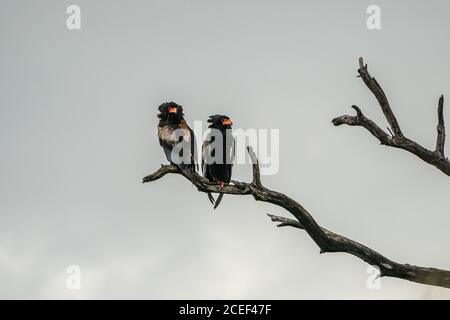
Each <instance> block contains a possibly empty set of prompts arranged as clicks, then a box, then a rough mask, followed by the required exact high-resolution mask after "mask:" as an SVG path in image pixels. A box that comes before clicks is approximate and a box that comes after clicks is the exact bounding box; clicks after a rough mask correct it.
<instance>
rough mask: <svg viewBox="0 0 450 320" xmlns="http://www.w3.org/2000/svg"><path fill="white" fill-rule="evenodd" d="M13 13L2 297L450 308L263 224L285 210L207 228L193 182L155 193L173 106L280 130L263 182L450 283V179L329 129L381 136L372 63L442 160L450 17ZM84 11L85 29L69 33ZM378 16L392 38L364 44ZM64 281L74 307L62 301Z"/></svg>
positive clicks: (5, 71) (37, 6) (221, 215)
mask: <svg viewBox="0 0 450 320" xmlns="http://www.w3.org/2000/svg"><path fill="white" fill-rule="evenodd" d="M0 2H1V3H0V8H1V10H0V25H1V28H0V43H1V50H0V91H1V95H0V147H1V151H0V152H1V157H0V164H1V166H0V170H1V171H0V174H1V177H2V179H1V181H0V284H1V285H0V298H44V299H46V298H69V299H71V298H107V299H108V298H152V299H164V298H165V299H170V298H175V299H181V298H182V299H184V298H193V299H196V298H203V299H214V298H243V299H245V298H248V299H251V298H265V299H272V298H274V299H282V298H283V299H300V298H327V299H329V298H345V299H346V298H369V299H381V298H383V299H391V298H406V299H417V298H450V291H448V290H446V289H440V288H434V287H430V286H424V285H420V284H415V283H412V282H408V281H404V280H400V279H393V278H383V279H382V280H381V289H379V290H369V289H368V288H367V286H366V280H367V278H368V276H369V275H368V274H367V272H366V271H367V265H366V264H365V263H364V262H362V261H360V260H358V259H357V258H355V257H353V256H351V255H348V254H344V253H334V254H324V255H319V248H318V247H317V246H316V244H315V243H314V242H313V241H312V240H311V239H310V238H309V237H308V236H307V235H306V233H305V232H303V231H301V230H297V229H289V228H283V229H280V228H276V227H275V226H274V224H273V223H272V222H270V220H269V219H268V217H267V216H266V213H272V214H279V215H286V216H288V213H287V212H285V211H283V210H282V209H281V208H278V207H275V206H272V205H270V204H267V203H260V202H258V203H257V202H255V201H254V200H253V198H252V197H244V196H242V197H236V196H234V197H233V196H229V195H226V196H225V197H224V199H223V201H222V203H221V206H220V207H219V208H218V209H217V210H216V211H213V210H212V207H211V204H210V203H209V201H208V199H207V197H206V195H205V194H203V193H198V192H197V191H196V190H195V188H193V187H192V186H191V184H190V183H189V182H188V181H186V180H185V179H183V178H182V177H180V176H175V175H173V176H166V177H165V178H164V179H162V180H159V181H157V182H154V183H150V184H142V183H141V181H142V177H143V176H145V175H147V174H149V173H151V172H153V171H154V170H156V169H157V168H158V167H159V166H160V164H161V163H164V162H165V161H166V160H165V157H164V155H163V152H162V150H161V149H160V146H159V144H158V140H157V138H156V131H155V127H156V125H157V118H156V114H157V109H156V108H157V106H158V105H159V104H160V103H161V102H164V101H171V100H173V101H175V102H177V103H179V104H181V105H183V106H184V109H185V114H186V118H187V121H188V122H189V123H193V122H194V121H196V120H203V121H206V119H207V117H208V116H209V115H211V114H214V113H224V114H226V115H228V116H230V117H232V118H233V120H234V124H235V127H238V128H245V129H247V128H257V129H259V128H263V129H279V130H280V140H281V142H280V156H279V157H280V170H279V171H278V173H277V174H276V175H272V176H265V177H263V183H264V184H265V185H266V186H267V187H269V188H272V189H275V190H277V191H280V192H283V193H285V194H287V195H289V196H291V197H292V198H294V199H295V200H297V201H298V202H299V203H301V204H302V205H304V206H305V207H306V208H308V210H309V211H310V212H311V214H312V215H313V216H314V218H315V219H316V220H317V221H318V222H319V223H320V224H321V225H322V226H323V227H325V228H327V229H330V230H332V231H334V232H337V233H340V234H342V235H345V236H347V237H350V238H352V239H354V240H356V241H359V242H361V243H363V244H365V245H368V246H370V247H372V248H373V249H375V250H377V251H379V252H380V253H382V254H383V255H385V256H387V257H388V258H391V259H393V260H395V261H398V262H402V263H410V264H416V265H421V266H433V267H437V268H443V269H447V270H449V269H450V253H449V249H448V248H449V244H450V233H449V227H450V196H449V194H450V180H449V177H447V176H445V175H444V174H442V173H441V172H439V171H438V170H437V169H435V168H434V167H432V166H430V165H428V164H426V163H424V162H422V161H420V160H419V159H418V158H416V157H414V156H413V155H411V154H409V153H407V152H404V151H401V150H395V149H390V148H387V147H384V146H380V145H379V142H378V141H377V140H376V139H375V138H373V137H372V136H371V135H370V134H369V133H368V132H367V131H365V130H363V129H361V128H356V127H345V126H342V127H333V126H332V124H331V119H332V118H333V117H335V116H338V115H341V114H345V113H351V112H352V111H351V109H349V106H351V105H352V104H357V105H359V106H360V107H361V108H362V110H363V112H364V113H365V114H366V116H368V117H370V118H371V119H373V120H374V121H376V122H377V123H379V124H380V125H381V126H382V127H385V126H386V125H387V124H386V120H385V119H384V118H383V114H382V112H381V110H380V108H379V106H378V105H377V103H376V100H375V99H374V97H373V96H372V94H371V93H370V91H369V90H368V89H367V88H366V87H365V85H364V84H363V82H362V81H361V79H359V78H356V74H357V67H358V57H360V56H363V57H364V58H365V61H366V62H367V63H368V65H369V71H370V72H371V73H372V75H374V76H376V77H377V80H378V81H379V82H380V83H381V85H382V87H383V89H384V90H385V92H386V94H387V95H388V98H389V99H390V102H391V105H392V107H393V109H394V112H395V113H396V115H397V118H398V120H399V122H400V125H401V126H402V129H403V132H404V133H405V134H406V135H407V136H408V137H409V138H412V139H414V140H416V141H418V142H419V143H421V144H423V145H424V146H426V147H429V148H434V145H435V138H436V121H437V114H436V108H437V100H438V98H439V95H441V94H444V95H446V96H447V97H449V98H448V99H447V101H450V72H449V71H450V60H449V59H448V57H449V56H450V43H449V41H448V39H450V19H448V14H449V12H450V2H449V1H447V0H442V1H438V0H435V1H381V0H380V1H376V2H374V1H361V0H358V1H357V0H353V1H339V2H338V1H206V0H205V1H181V0H180V1H154V0H152V1H106V0H104V1H100V0H96V1H87V0H77V1H66V0H64V1H59V0H58V1H56V0H54V1H31V0H29V1H24V0H19V1H11V0H8V1H6V0H1V1H0ZM70 4H77V5H79V6H80V8H81V30H68V29H67V28H66V19H67V17H68V15H67V14H66V8H67V7H68V6H69V5H70ZM371 4H377V5H379V6H380V8H381V30H373V31H371V30H368V29H367V27H366V19H367V16H368V15H367V14H366V9H367V7H368V6H369V5H371ZM448 106H449V104H448V103H447V105H446V110H445V116H446V119H447V120H448V121H447V122H448V123H449V124H448V127H449V128H450V118H449V116H448V115H450V111H449V108H450V107H448ZM449 135H450V134H449ZM447 146H448V143H447ZM449 149H450V147H449ZM447 154H449V153H448V152H447ZM250 171H251V169H250V168H249V167H248V166H245V165H243V166H238V167H237V168H236V170H235V172H234V179H236V180H242V181H247V180H249V179H250V175H251V172H250ZM70 265H78V266H79V267H80V268H81V289H80V290H68V289H67V287H66V280H67V275H66V269H67V267H68V266H70Z"/></svg>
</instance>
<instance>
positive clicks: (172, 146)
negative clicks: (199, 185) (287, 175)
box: [158, 102, 235, 209]
mask: <svg viewBox="0 0 450 320" xmlns="http://www.w3.org/2000/svg"><path fill="white" fill-rule="evenodd" d="M158 110H159V114H158V118H159V124H158V138H159V144H160V145H161V147H162V148H163V150H164V153H165V155H166V158H167V160H168V161H169V162H170V163H172V164H175V165H177V166H178V167H179V168H180V169H181V170H182V171H183V172H184V173H185V174H186V175H188V176H190V175H191V174H192V173H193V172H195V170H196V168H198V162H197V161H196V158H197V157H196V154H197V153H196V143H195V136H194V131H192V129H191V128H190V127H189V126H188V125H187V123H186V120H185V119H184V114H183V107H182V106H180V105H178V104H176V103H175V102H165V103H163V104H161V105H160V106H159V107H158ZM208 122H209V123H210V125H209V126H208V128H210V129H215V130H210V132H209V133H208V135H207V136H206V138H205V140H204V142H203V145H202V171H203V177H205V178H206V179H208V180H209V181H211V182H216V183H219V184H220V186H221V188H222V189H223V187H224V185H225V184H226V183H230V181H231V173H232V169H233V161H234V155H235V143H234V137H233V135H232V133H231V129H232V128H231V126H232V124H233V122H232V120H231V119H230V118H229V117H228V116H225V115H221V114H216V115H212V116H210V117H209V119H208ZM183 144H184V146H183V148H180V146H182V145H183ZM186 150H187V151H188V152H187V154H183V153H184V151H186ZM175 158H176V159H175ZM222 198H223V193H220V194H219V196H218V197H217V199H214V197H213V196H212V194H211V193H209V192H208V199H209V200H210V201H211V203H212V204H213V206H214V209H216V208H217V207H218V206H219V204H220V202H221V200H222Z"/></svg>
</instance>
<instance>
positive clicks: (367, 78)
mask: <svg viewBox="0 0 450 320" xmlns="http://www.w3.org/2000/svg"><path fill="white" fill-rule="evenodd" d="M358 73H359V74H360V76H361V78H362V79H363V81H364V83H365V84H366V86H367V87H368V88H369V89H370V91H372V93H373V94H374V95H375V97H376V98H377V100H378V103H379V104H380V107H381V109H382V110H383V113H384V115H385V117H386V119H387V121H388V123H389V125H390V128H388V130H389V131H390V132H391V135H389V134H388V133H386V132H385V131H384V130H383V129H381V128H380V127H379V126H378V125H377V124H375V122H373V121H372V120H370V119H368V118H367V117H365V116H364V115H363V113H362V112H361V110H360V109H359V108H358V107H357V106H352V108H353V109H355V110H356V112H357V115H356V116H349V115H343V116H340V117H337V118H334V119H333V120H332V122H333V124H334V125H335V126H340V125H343V124H346V125H349V126H360V127H363V128H365V129H367V130H368V131H369V132H370V133H371V134H372V135H373V136H374V137H376V138H377V139H378V140H379V141H380V143H381V144H382V145H386V146H389V147H393V148H398V149H403V150H406V151H408V152H410V153H412V154H414V155H416V156H417V157H419V158H420V159H422V160H423V161H425V162H427V163H429V164H431V165H432V166H434V167H436V168H438V169H439V170H440V171H442V172H443V173H444V174H446V175H447V176H450V161H449V160H448V159H447V158H446V157H445V155H444V144H445V127H444V116H443V106H444V97H443V96H441V98H440V99H439V106H438V127H437V131H438V136H437V141H436V149H435V150H434V151H432V150H429V149H427V148H425V147H423V146H421V145H420V144H418V143H417V142H415V141H413V140H410V139H408V138H407V137H405V136H404V135H403V133H402V132H401V130H400V126H399V125H398V122H397V119H396V118H395V116H394V113H393V112H392V109H391V106H390V105H389V102H388V100H387V98H386V95H385V93H384V91H383V89H382V88H381V86H380V85H379V83H378V82H377V81H376V80H375V78H373V77H372V76H371V75H370V74H369V72H368V70H367V65H364V62H363V59H362V58H360V59H359V69H358ZM391 129H392V131H391Z"/></svg>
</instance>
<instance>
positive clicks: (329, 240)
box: [143, 115, 450, 288]
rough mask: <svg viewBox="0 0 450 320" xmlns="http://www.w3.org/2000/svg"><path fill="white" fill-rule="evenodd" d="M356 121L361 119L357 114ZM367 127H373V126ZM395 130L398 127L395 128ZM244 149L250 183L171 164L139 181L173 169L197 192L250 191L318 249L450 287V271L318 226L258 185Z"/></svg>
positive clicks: (297, 206)
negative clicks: (401, 259)
mask: <svg viewBox="0 0 450 320" xmlns="http://www.w3.org/2000/svg"><path fill="white" fill-rule="evenodd" d="M360 117H361V115H360ZM359 121H362V120H361V118H360V119H359ZM367 121H370V120H368V119H365V120H364V122H365V123H367ZM393 124H394V122H393ZM371 128H372V129H373V128H374V127H371ZM380 130H381V129H380ZM397 130H399V128H398V129H397ZM375 131H376V133H377V134H380V132H378V131H377V130H375ZM397 132H399V131H397ZM248 151H249V153H250V157H251V159H252V163H253V181H252V182H251V183H245V182H238V181H232V184H229V185H225V186H224V188H223V189H221V188H220V185H218V184H216V183H211V182H209V181H208V180H206V179H205V178H203V177H201V176H200V175H198V174H197V173H192V174H191V173H189V174H187V173H185V172H182V171H181V170H179V169H178V167H176V166H175V165H162V166H161V168H160V169H158V170H157V171H156V172H154V173H153V174H150V175H148V176H146V177H144V178H143V183H145V182H152V181H156V180H158V179H161V178H162V177H164V176H165V175H166V174H169V173H174V174H180V175H183V176H184V177H185V178H186V179H188V180H189V181H191V182H192V184H194V185H195V186H196V187H197V189H198V191H200V192H213V193H225V194H232V195H252V196H253V198H254V199H255V200H256V201H263V202H269V203H272V204H274V205H277V206H280V207H282V208H284V209H286V210H287V211H289V212H290V213H291V214H292V215H293V216H294V217H295V219H290V218H286V217H280V216H274V215H269V217H270V218H271V220H272V221H273V222H278V223H279V224H278V226H279V227H284V226H291V227H294V228H298V229H302V230H305V231H306V232H307V233H308V235H309V236H310V237H311V238H312V239H313V240H314V242H315V243H316V244H317V245H318V246H319V248H320V253H326V252H344V253H348V254H351V255H353V256H356V257H358V258H360V259H362V260H363V261H365V262H367V263H368V264H370V265H375V266H377V267H378V268H379V269H380V276H381V277H395V278H400V279H405V280H410V281H413V282H417V283H422V284H427V285H433V286H439V287H444V288H450V271H446V270H440V269H436V268H427V267H418V266H413V265H409V264H401V263H397V262H394V261H392V260H390V259H388V258H386V257H384V256H383V255H381V254H379V253H378V252H376V251H374V250H372V249H370V248H369V247H366V246H364V245H362V244H360V243H358V242H356V241H353V240H351V239H348V238H346V237H344V236H341V235H339V234H336V233H334V232H331V231H329V230H327V229H325V228H322V227H321V226H320V225H319V224H318V223H317V222H316V221H315V220H314V218H313V217H312V216H311V214H310V213H309V212H308V211H307V210H306V209H305V208H304V207H303V206H302V205H300V204H299V203H298V202H296V201H294V200H293V199H291V198H289V197H288V196H286V195H284V194H282V193H280V192H276V191H273V190H270V189H267V188H266V187H264V186H263V185H262V183H261V177H260V171H259V165H258V161H257V159H256V155H255V154H254V152H253V151H252V149H251V148H248Z"/></svg>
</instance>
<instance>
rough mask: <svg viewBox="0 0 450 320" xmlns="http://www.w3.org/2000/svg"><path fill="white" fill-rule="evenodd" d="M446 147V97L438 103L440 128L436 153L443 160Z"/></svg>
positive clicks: (438, 129)
mask: <svg viewBox="0 0 450 320" xmlns="http://www.w3.org/2000/svg"><path fill="white" fill-rule="evenodd" d="M444 146H445V125H444V96H443V95H442V96H441V97H440V98H439V103H438V126H437V140H436V152H437V153H438V154H439V155H440V156H441V157H442V158H443V157H444Z"/></svg>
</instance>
